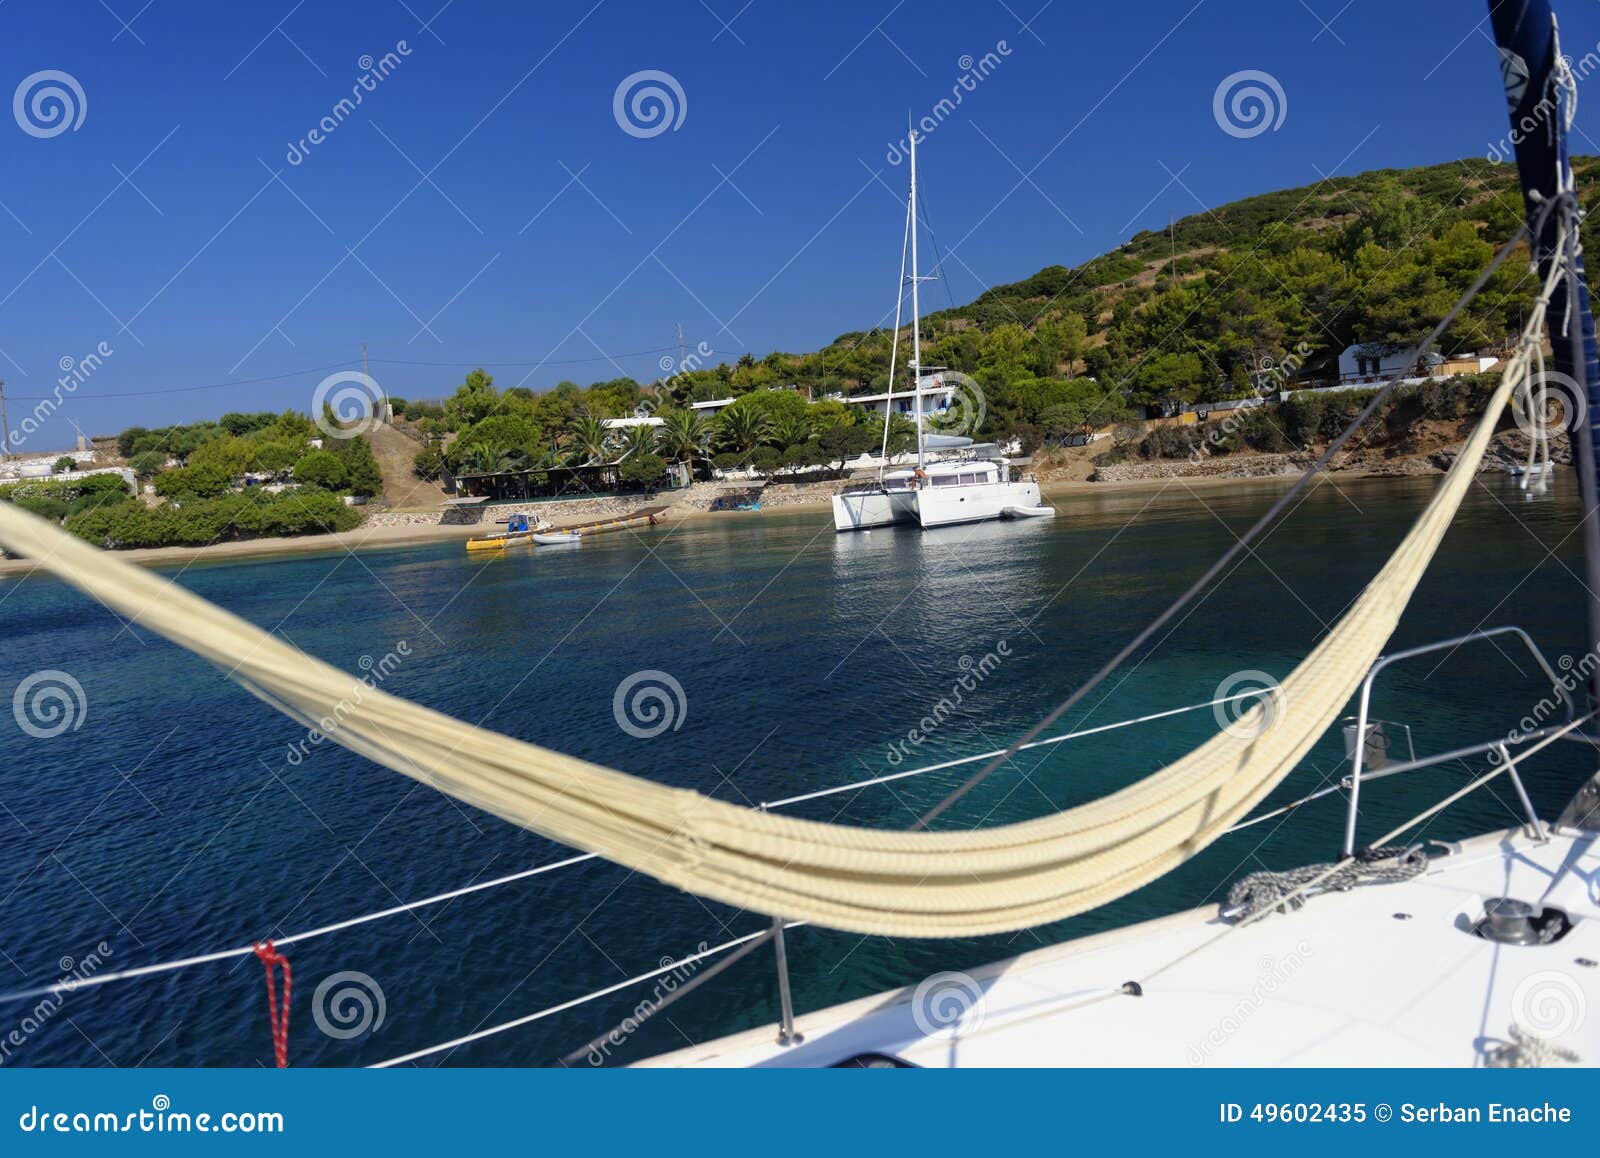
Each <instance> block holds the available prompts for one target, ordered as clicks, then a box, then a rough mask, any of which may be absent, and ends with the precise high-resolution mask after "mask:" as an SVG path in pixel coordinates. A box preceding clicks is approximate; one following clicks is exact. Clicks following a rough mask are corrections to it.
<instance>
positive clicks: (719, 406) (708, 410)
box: [689, 398, 733, 418]
mask: <svg viewBox="0 0 1600 1158" xmlns="http://www.w3.org/2000/svg"><path fill="white" fill-rule="evenodd" d="M732 405H733V399H732V398H712V399H709V400H707V401H705V402H691V403H689V409H690V410H692V411H694V412H695V413H696V414H704V415H705V416H706V417H707V418H715V417H716V416H717V415H718V414H719V413H721V412H722V411H724V410H726V409H727V408H728V407H730V406H732Z"/></svg>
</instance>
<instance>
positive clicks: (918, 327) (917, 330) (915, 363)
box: [907, 127, 926, 470]
mask: <svg viewBox="0 0 1600 1158" xmlns="http://www.w3.org/2000/svg"><path fill="white" fill-rule="evenodd" d="M908 143H909V145H910V153H911V205H910V207H909V209H908V210H907V212H908V213H909V214H910V215H911V381H912V384H913V385H912V389H913V391H914V393H913V397H915V399H916V409H917V467H918V469H919V470H920V469H921V468H922V467H923V466H925V465H926V462H925V455H924V452H923V447H922V310H921V303H920V302H919V301H918V298H917V284H918V282H919V281H920V280H921V279H920V278H919V277H918V276H917V272H918V271H917V130H916V129H915V128H914V127H913V128H912V129H911V132H910V136H909V138H908Z"/></svg>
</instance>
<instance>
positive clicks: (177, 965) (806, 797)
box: [0, 690, 1303, 1005]
mask: <svg viewBox="0 0 1600 1158" xmlns="http://www.w3.org/2000/svg"><path fill="white" fill-rule="evenodd" d="M1261 694H1262V692H1261V691H1260V690H1251V691H1244V692H1235V693H1234V694H1232V695H1229V696H1222V697H1219V698H1217V699H1214V700H1208V701H1206V702H1205V703H1199V704H1186V705H1184V706H1183V707H1180V708H1168V709H1165V710H1164V711H1160V712H1153V713H1150V714H1148V715H1143V716H1137V717H1134V718H1132V719H1127V720H1118V721H1115V722H1113V723H1109V724H1098V725H1096V726H1094V727H1091V728H1083V729H1081V730H1079V731H1076V732H1068V733H1065V734H1063V735H1060V736H1051V737H1049V738H1048V739H1044V740H1038V741H1036V742H1034V743H1033V744H1030V745H1029V747H1030V748H1042V747H1046V746H1048V745H1053V744H1060V743H1064V742H1065V741H1067V740H1077V739H1082V738H1083V737H1085V736H1095V735H1099V734H1101V733H1104V732H1110V731H1116V730H1118V729H1121V728H1129V727H1133V726H1134V725H1136V724H1146V723H1150V722H1152V721H1154V720H1162V719H1167V718H1169V717H1172V716H1177V715H1181V714H1183V713H1185V712H1197V711H1201V710H1202V709H1205V708H1217V707H1220V706H1222V705H1224V704H1228V703H1233V702H1236V701H1238V700H1242V699H1248V698H1251V697H1257V696H1260V695H1261ZM993 755H994V753H993V752H979V753H976V754H975V755H972V756H962V757H958V758H957V759H954V760H945V761H942V762H940V763H937V764H928V765H925V766H923V767H921V768H910V769H907V770H906V771H904V772H895V773H892V774H890V775H888V776H879V777H875V778H873V779H870V780H858V781H855V782H853V783H850V784H841V785H837V786H835V787H832V788H823V789H820V790H819V791H816V792H808V793H805V794H803V795H800V796H789V797H785V798H784V799H782V800H770V801H765V802H763V803H762V804H761V805H760V807H761V808H762V809H764V810H765V809H772V808H787V807H789V806H791V805H795V804H802V803H804V802H806V801H810V800H818V799H821V798H822V797H825V796H837V795H840V794H842V793H845V792H854V791H859V790H860V789H863V788H870V787H873V786H875V785H878V784H885V783H888V782H890V781H894V780H903V779H905V778H906V777H909V776H920V775H923V774H924V773H928V772H942V771H944V770H946V769H949V768H954V767H959V766H960V765H962V764H972V763H976V762H977V761H979V760H986V759H988V758H989V757H991V756H993ZM1298 803H1303V801H1302V802H1298ZM1249 823H1254V822H1253V821H1251V822H1249ZM1241 827H1242V826H1241ZM598 859H600V854H599V853H593V852H589V853H582V854H580V855H577V856H571V857H567V858H566V859H565V860H559V861H552V862H551V863H550V864H544V865H535V866H534V867H533V868H528V869H522V870H520V871H518V872H514V873H508V874H506V875H505V876H501V877H495V878H493V879H492V880H487V881H479V882H477V883H476V884H471V885H465V886H463V887H461V888H458V889H451V890H450V891H448V892H443V893H435V894H434V895H433V896H429V897H423V898H421V899H419V900H415V901H406V902H404V903H402V904H398V905H391V906H390V907H388V908H386V909H378V910H375V911H373V912H370V913H363V914H361V915H359V916H355V917H350V918H347V919H345V920H342V921H335V922H333V923H331V924H327V925H319V926H317V927H316V928H314V929H306V930H303V931H301V932H299V933H291V934H289V935H288V936H285V937H274V938H272V943H273V944H274V945H276V946H278V947H279V948H282V947H284V946H286V945H294V944H297V943H298V942H301V941H310V940H314V939H316V938H318V937H326V936H328V935H330V934H332V933H340V932H343V931H344V930H346V929H353V928H356V927H357V926H360V925H367V924H371V923H372V922H374V921H381V920H384V919H385V918H388V917H395V916H399V915H400V914H402V913H409V912H413V911H415V910H417V909H424V908H428V907H430V906H432V905H438V904H443V903H444V902H446V901H453V900H455V899H456V898H458V897H465V896H470V895H471V894H473V893H481V892H484V891H485V890H487V889H493V888H498V887H499V886H501V885H509V884H515V883H516V882H518V881H525V880H528V879H530V878H532V877H537V876H543V875H544V874H545V873H551V872H556V871H557V870H559V869H564V868H570V867H572V866H574V865H579V864H584V863H586V862H588V861H592V860H598ZM256 947H257V946H256V944H250V945H241V946H238V947H237V948H233V949H219V950H216V951H215V952H211V953H201V954H197V955H195V956H192V957H181V958H177V959H174V960H171V961H162V962H156V963H153V964H150V965H140V966H136V967H134V968H131V969H122V970H119V971H117V972H115V973H100V974H96V975H94V976H93V977H86V978H83V979H81V980H71V981H66V982H60V981H58V982H56V983H55V984H52V985H41V986H38V987H35V988H31V989H19V990H13V991H9V992H5V993H0V1005H5V1004H7V1003H9V1002H13V1001H23V1000H31V999H33V998H35V997H47V996H52V995H54V994H58V993H65V992H69V991H70V992H75V991H77V990H80V989H89V988H93V987H94V986H97V985H104V984H106V983H108V982H111V981H124V980H128V979H130V978H134V977H149V976H153V975H155V974H158V973H170V972H173V971H174V970H178V969H187V968H190V967H192V966H195V965H209V964H212V963H214V962H217V961H228V960H232V959H234V958H237V957H248V956H250V955H251V954H252V953H254V952H255V951H256Z"/></svg>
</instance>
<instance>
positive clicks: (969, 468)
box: [833, 129, 1055, 531]
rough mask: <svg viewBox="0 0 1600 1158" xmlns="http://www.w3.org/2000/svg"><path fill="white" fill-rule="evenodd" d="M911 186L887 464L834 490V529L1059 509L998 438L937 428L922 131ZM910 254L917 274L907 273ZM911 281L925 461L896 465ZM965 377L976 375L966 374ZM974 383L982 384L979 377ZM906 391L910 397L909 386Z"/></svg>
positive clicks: (935, 523)
mask: <svg viewBox="0 0 1600 1158" xmlns="http://www.w3.org/2000/svg"><path fill="white" fill-rule="evenodd" d="M908 152H909V156H910V169H911V188H910V192H909V193H908V194H907V196H906V228H905V239H904V241H903V243H902V246H901V251H900V287H899V291H898V296H897V298H896V300H895V315H894V341H893V344H892V345H891V346H890V350H889V391H888V393H887V394H886V395H884V399H885V401H884V417H883V451H882V455H881V460H882V462H883V466H880V467H879V468H878V478H877V480H876V481H875V482H872V483H868V484H866V485H864V486H861V487H857V488H852V489H851V490H847V491H845V492H844V493H842V494H838V495H835V496H834V497H833V529H834V530H835V531H860V530H869V529H871V528H873V527H886V526H889V525H890V524H892V523H916V524H918V525H919V526H923V527H945V526H951V525H953V524H956V523H976V522H981V521H983V520H985V519H999V518H1007V517H1017V518H1034V517H1039V516H1041V515H1051V514H1054V513H1055V512H1054V508H1052V507H1047V506H1045V505H1044V504H1043V502H1042V501H1041V500H1040V497H1039V484H1038V483H1036V482H1034V481H1032V480H1026V479H1025V480H1013V479H1012V478H1011V464H1010V463H1008V462H1007V461H1006V460H1005V459H1004V458H1003V457H1001V455H1000V454H999V450H998V448H997V447H995V446H993V445H992V444H989V445H979V444H977V443H976V442H975V440H974V439H972V438H969V437H966V436H964V435H949V434H935V433H929V432H928V431H927V430H926V423H925V414H924V410H923V405H922V400H923V399H924V398H926V397H928V396H930V395H932V396H939V395H943V394H946V393H947V392H948V389H947V384H946V382H945V380H944V378H943V376H942V375H943V374H944V373H946V372H947V371H946V370H945V368H944V367H942V366H928V367H924V366H923V364H922V311H921V298H920V296H919V293H918V286H919V285H920V284H921V283H922V282H924V281H927V280H929V279H928V278H925V277H922V276H921V272H920V269H919V267H918V261H917V134H916V130H914V129H913V130H912V131H911V134H910V139H909V148H908ZM908 254H909V259H910V264H911V276H910V277H909V278H908V277H907V276H906V262H907V256H908ZM908 284H909V285H910V287H911V381H912V388H911V390H910V392H909V397H910V398H911V399H912V400H913V403H912V407H913V410H914V411H915V415H916V427H917V463H916V466H915V467H907V468H903V469H899V470H888V469H887V466H888V462H889V428H890V426H891V424H892V419H893V415H894V401H895V398H896V397H897V395H896V394H895V392H894V372H895V362H896V358H897V355H898V353H899V349H900V311H901V308H902V307H903V305H904V303H905V288H906V286H907V285H908ZM959 377H961V378H962V379H963V383H964V384H967V383H970V380H968V379H966V378H965V375H960V376H959ZM971 388H973V389H976V386H975V384H972V385H971ZM898 397H902V398H904V397H907V395H905V394H901V395H899V396H898ZM940 449H945V450H959V451H960V452H961V453H960V455H959V457H957V458H955V459H951V460H946V461H942V462H929V461H928V451H929V450H940Z"/></svg>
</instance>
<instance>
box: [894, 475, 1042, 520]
mask: <svg viewBox="0 0 1600 1158" xmlns="http://www.w3.org/2000/svg"><path fill="white" fill-rule="evenodd" d="M1040 505H1041V502H1040V497H1039V484H1038V483H1035V482H1006V483H993V484H989V485H983V486H955V487H923V488H922V489H920V490H918V491H915V492H914V497H913V499H912V508H913V511H914V513H915V517H916V520H917V522H918V523H920V524H921V525H922V526H924V527H949V526H954V525H955V524H957V523H978V522H983V521H984V520H986V519H998V518H999V517H1000V516H1001V515H1002V514H1003V513H1004V512H1005V509H1006V508H1007V507H1037V506H1040Z"/></svg>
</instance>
